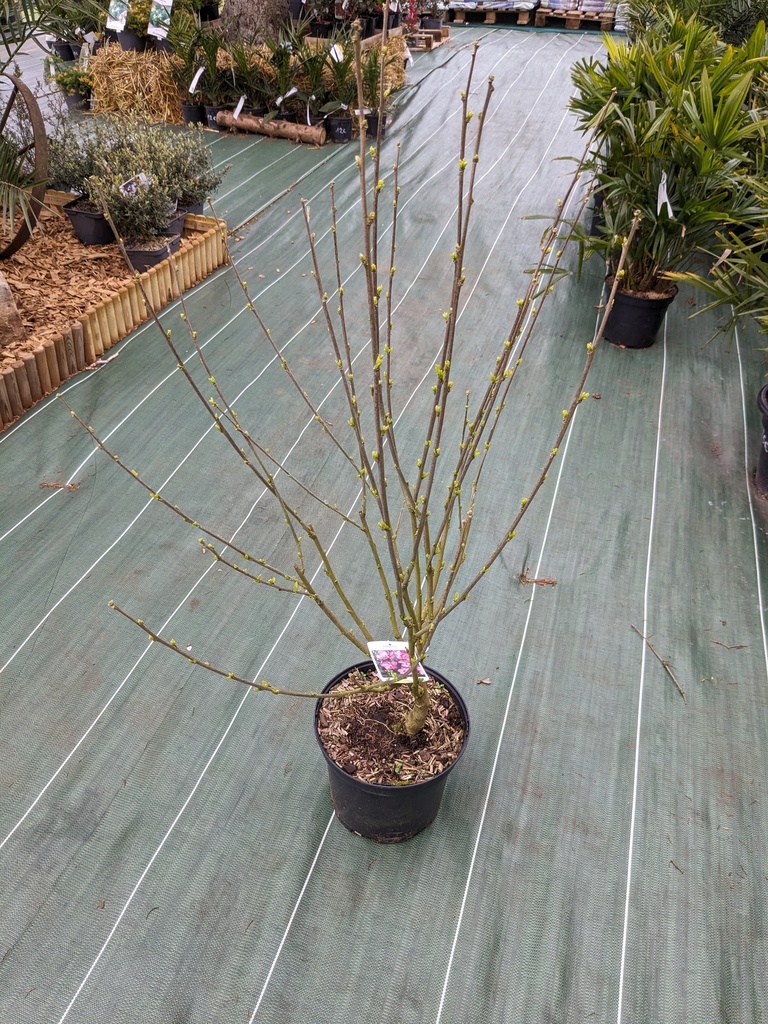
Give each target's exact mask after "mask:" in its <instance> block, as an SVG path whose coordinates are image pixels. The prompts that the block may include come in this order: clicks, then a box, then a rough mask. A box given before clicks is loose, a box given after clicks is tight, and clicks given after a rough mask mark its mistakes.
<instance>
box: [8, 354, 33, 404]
mask: <svg viewBox="0 0 768 1024" xmlns="http://www.w3.org/2000/svg"><path fill="white" fill-rule="evenodd" d="M13 372H14V374H15V375H16V387H17V388H18V389H19V398H20V399H21V408H22V411H24V410H26V409H31V408H32V405H33V404H34V403H33V402H32V392H31V391H30V389H29V379H28V377H27V368H26V366H25V365H24V363H22V361H21V360H20V359H19V360H18V361H17V362H15V363H14V364H13Z"/></svg>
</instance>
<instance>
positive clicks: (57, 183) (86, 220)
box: [48, 113, 120, 245]
mask: <svg viewBox="0 0 768 1024" xmlns="http://www.w3.org/2000/svg"><path fill="white" fill-rule="evenodd" d="M119 140H120V125H119V124H118V123H117V122H116V119H115V118H108V117H105V118H98V119H96V118H94V119H90V118H89V119H84V120H79V121H73V120H72V119H71V118H69V117H67V116H65V115H64V114H63V113H62V114H60V115H59V116H58V117H56V118H55V119H54V121H53V125H52V129H51V131H50V133H49V137H48V154H49V157H48V160H49V179H50V184H51V187H52V188H56V189H60V190H61V191H62V192H72V193H74V194H75V196H76V198H75V199H73V200H71V201H70V202H68V203H67V204H66V205H65V206H64V212H65V213H66V214H67V216H68V217H69V219H70V221H71V222H72V227H73V229H74V231H75V234H76V235H77V237H78V239H79V240H80V241H81V242H82V243H83V244H84V245H107V244H109V243H110V242H114V240H115V236H114V233H113V231H112V228H111V227H110V225H109V223H108V221H107V220H106V218H105V216H104V211H103V209H102V207H101V206H100V204H98V203H95V202H93V201H92V200H91V198H90V197H89V195H88V180H89V178H91V177H92V176H93V175H94V174H97V173H98V172H99V171H100V170H101V168H102V166H103V165H102V156H103V154H104V152H105V151H106V150H108V149H110V148H111V147H112V146H114V145H117V144H118V143H119Z"/></svg>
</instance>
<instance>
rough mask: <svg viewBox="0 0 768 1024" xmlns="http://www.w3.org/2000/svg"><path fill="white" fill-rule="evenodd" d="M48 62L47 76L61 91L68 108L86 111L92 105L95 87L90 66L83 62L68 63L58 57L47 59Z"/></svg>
mask: <svg viewBox="0 0 768 1024" xmlns="http://www.w3.org/2000/svg"><path fill="white" fill-rule="evenodd" d="M46 62H47V67H46V75H47V77H48V78H49V79H51V80H52V81H53V82H55V83H56V85H57V86H58V87H59V89H61V91H62V93H63V94H64V101H65V102H66V104H67V107H68V108H69V109H70V110H85V109H86V108H87V107H88V106H89V104H90V100H91V89H92V87H93V76H92V75H91V73H90V71H89V70H88V65H87V64H86V63H85V62H84V61H82V60H77V61H73V62H71V63H67V62H65V61H62V60H59V59H58V58H57V57H47V58H46Z"/></svg>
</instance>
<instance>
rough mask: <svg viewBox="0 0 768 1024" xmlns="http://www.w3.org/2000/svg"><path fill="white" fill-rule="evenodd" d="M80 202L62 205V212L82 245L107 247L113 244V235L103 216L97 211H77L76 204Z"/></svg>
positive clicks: (76, 200)
mask: <svg viewBox="0 0 768 1024" xmlns="http://www.w3.org/2000/svg"><path fill="white" fill-rule="evenodd" d="M82 202H83V200H82V199H72V200H71V201H70V202H68V203H65V204H64V206H63V210H64V213H66V215H67V216H68V217H69V219H70V221H71V222H72V227H73V229H74V232H75V234H76V235H77V237H78V238H79V239H80V241H81V242H82V243H83V245H109V244H110V243H111V242H114V240H115V235H114V233H113V231H112V228H111V227H110V226H109V222H108V221H107V219H106V217H105V216H104V214H103V213H100V212H99V211H98V210H88V209H78V203H82Z"/></svg>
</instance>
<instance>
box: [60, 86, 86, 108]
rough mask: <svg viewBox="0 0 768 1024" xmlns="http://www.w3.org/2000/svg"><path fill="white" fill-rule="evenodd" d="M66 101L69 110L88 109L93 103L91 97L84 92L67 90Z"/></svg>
mask: <svg viewBox="0 0 768 1024" xmlns="http://www.w3.org/2000/svg"><path fill="white" fill-rule="evenodd" d="M64 102H65V103H66V105H67V110H87V109H88V107H89V106H90V103H91V97H90V96H89V95H87V94H86V93H84V92H78V91H77V90H75V91H74V92H65V93H64Z"/></svg>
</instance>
